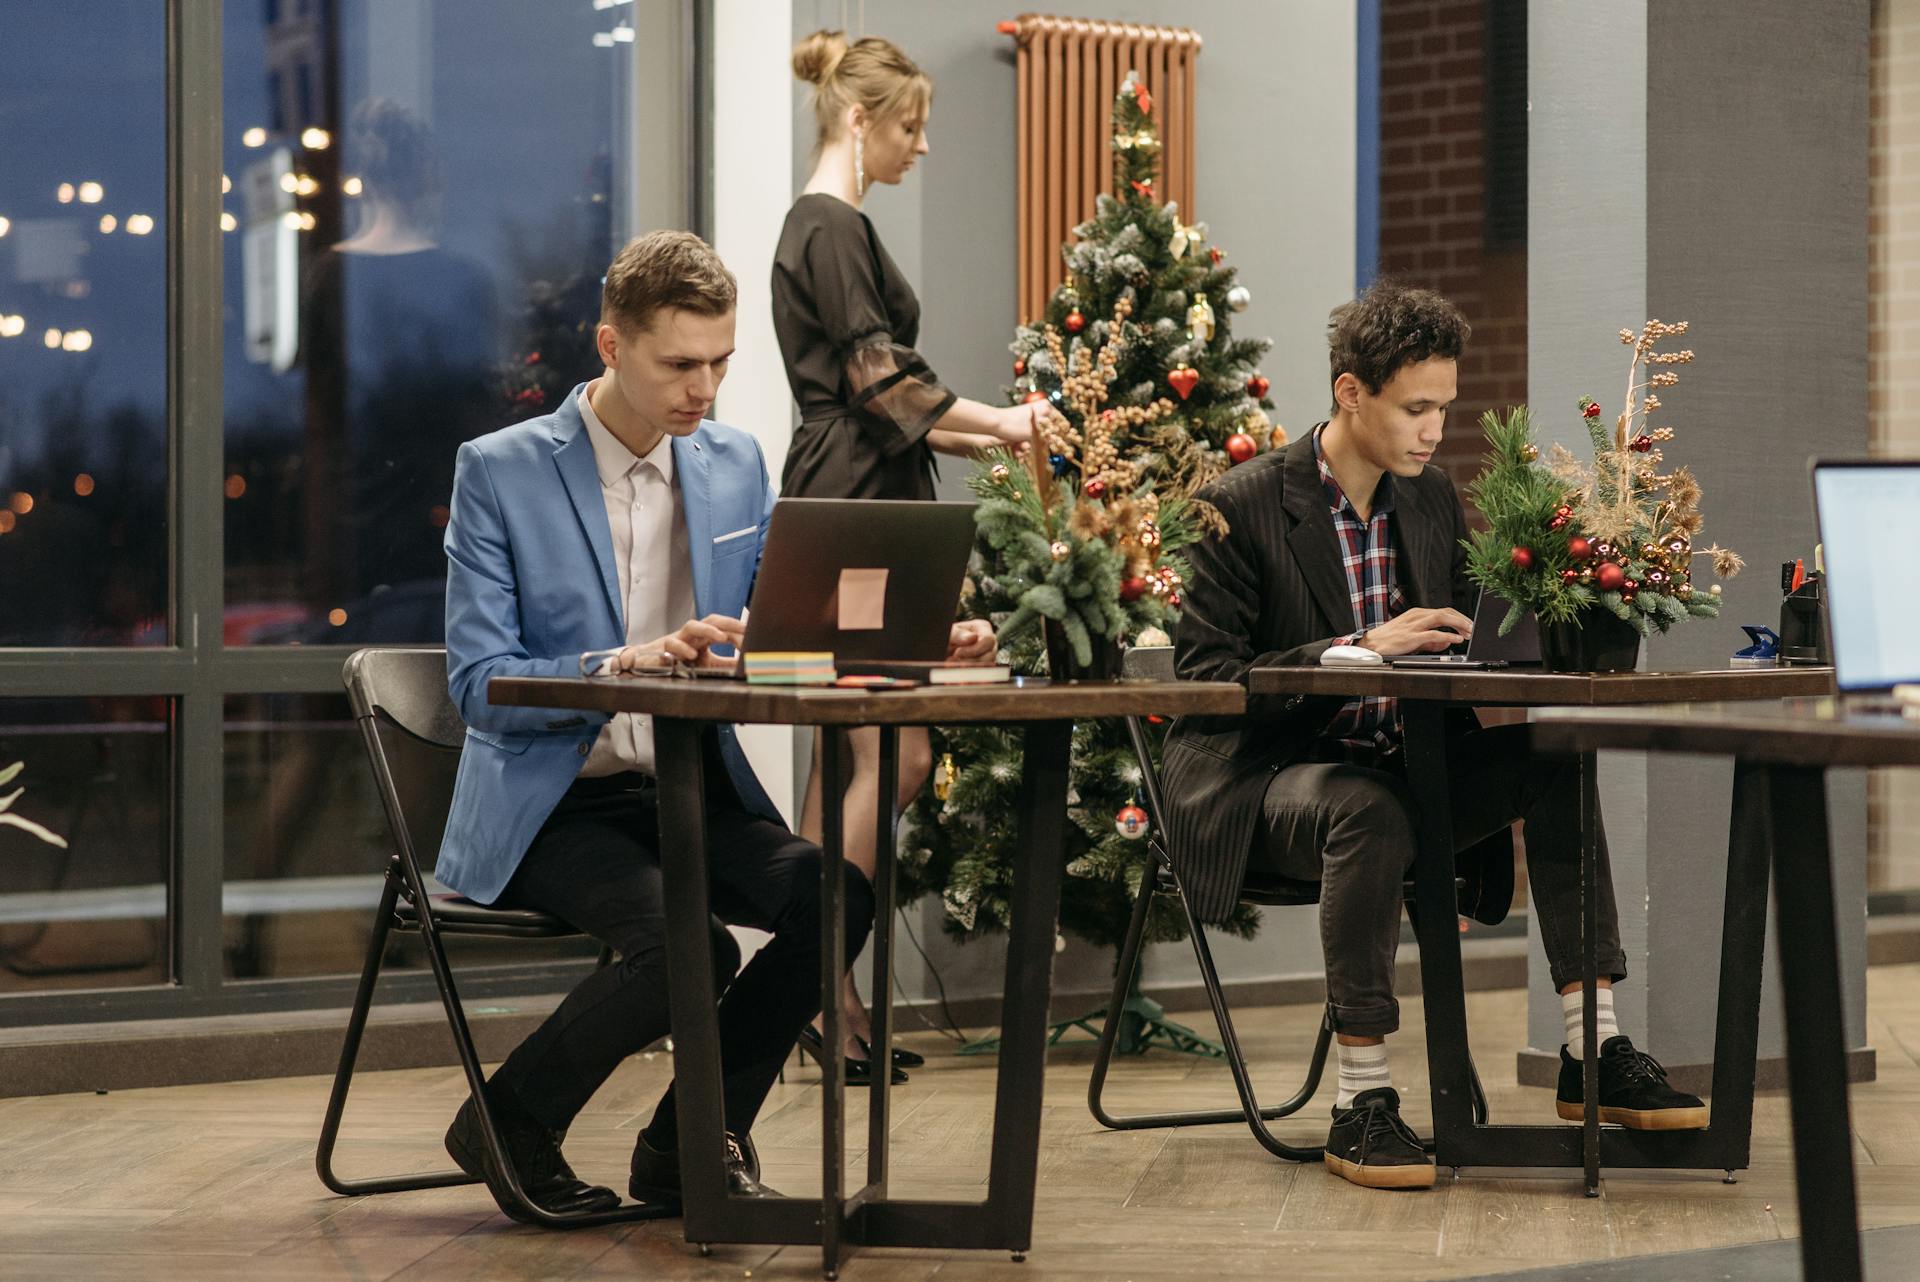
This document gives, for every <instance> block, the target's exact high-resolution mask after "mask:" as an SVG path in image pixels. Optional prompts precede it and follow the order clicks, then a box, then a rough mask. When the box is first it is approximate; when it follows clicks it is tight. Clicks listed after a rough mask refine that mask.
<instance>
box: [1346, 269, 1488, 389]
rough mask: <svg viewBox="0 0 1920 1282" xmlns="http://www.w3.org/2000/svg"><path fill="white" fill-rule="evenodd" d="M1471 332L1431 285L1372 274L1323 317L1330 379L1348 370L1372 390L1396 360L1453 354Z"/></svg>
mask: <svg viewBox="0 0 1920 1282" xmlns="http://www.w3.org/2000/svg"><path fill="white" fill-rule="evenodd" d="M1472 332H1473V331H1472V329H1471V328H1470V327H1469V326H1468V325H1467V318H1466V317H1465V316H1462V315H1461V314H1460V309H1459V308H1458V307H1455V306H1454V305H1453V304H1452V303H1450V302H1448V301H1447V300H1446V299H1444V298H1442V297H1441V296H1440V295H1438V294H1436V293H1434V292H1433V291H1432V290H1430V289H1414V288H1412V287H1411V286H1407V285H1402V284H1400V283H1399V282H1397V281H1392V280H1386V279H1381V280H1376V281H1374V282H1373V284H1371V285H1369V286H1368V287H1367V290H1366V292H1365V293H1363V294H1361V295H1360V297H1358V298H1356V299H1354V300H1353V301H1352V302H1350V303H1342V304H1341V305H1340V306H1339V307H1336V308H1334V310H1333V315H1332V317H1331V318H1330V319H1329V320H1328V322H1327V346H1328V352H1327V357H1328V363H1329V364H1330V365H1331V367H1332V377H1331V379H1330V382H1333V383H1337V382H1339V381H1340V376H1341V375H1342V374H1351V375H1353V376H1354V377H1355V378H1357V379H1359V380H1360V381H1361V382H1362V383H1363V384H1365V385H1366V389H1367V390H1368V391H1369V392H1373V393H1376V394H1377V393H1378V392H1379V391H1380V389H1381V388H1383V387H1385V386H1386V385H1387V384H1388V383H1389V382H1390V381H1392V379H1393V376H1394V375H1395V374H1397V373H1399V372H1400V369H1401V367H1402V366H1406V365H1417V364H1419V363H1420V362H1421V361H1424V360H1426V359H1428V358H1429V357H1433V356H1443V357H1446V358H1447V359H1449V360H1456V361H1457V360H1459V359H1460V351H1461V349H1462V348H1464V347H1465V346H1466V344H1467V338H1468V336H1469V335H1470V334H1472ZM1339 408H1340V407H1339V405H1338V404H1337V403H1336V404H1335V405H1334V409H1335V410H1336V411H1337V410H1338V409H1339Z"/></svg>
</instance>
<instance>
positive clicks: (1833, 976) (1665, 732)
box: [1533, 698, 1920, 1282]
mask: <svg viewBox="0 0 1920 1282" xmlns="http://www.w3.org/2000/svg"><path fill="white" fill-rule="evenodd" d="M1858 709H1859V705H1858V704H1857V703H1849V702H1847V701H1843V700H1838V699H1831V698H1804V699H1790V700H1786V701H1784V702H1780V703H1765V704H1727V703H1719V704H1691V705H1689V704H1683V705H1680V706H1678V707H1665V708H1605V709H1597V708H1596V709H1549V710H1547V711H1544V712H1542V713H1541V714H1540V716H1539V718H1538V720H1536V721H1535V722H1534V726H1533V738H1534V742H1535V743H1537V744H1539V745H1540V747H1541V748H1543V749H1546V750H1549V751H1558V752H1578V753H1582V754H1591V753H1592V752H1594V751H1595V750H1596V749H1599V748H1627V749H1638V750H1640V751H1645V752H1695V753H1712V754H1717V755H1723V756H1729V757H1732V758H1733V760H1734V785H1733V824H1732V832H1731V837H1730V850H1729V859H1730V860H1731V862H1732V863H1733V864H1734V865H1739V866H1745V867H1749V868H1754V869H1758V870H1759V871H1760V875H1761V876H1763V877H1764V876H1765V872H1766V869H1767V867H1768V866H1769V865H1771V866H1772V869H1773V885H1774V891H1775V894H1776V898H1777V899H1778V907H1777V908H1776V909H1775V912H1776V914H1777V916H1778V922H1777V931H1776V933H1777V935H1778V937H1779V946H1780V985H1781V989H1782V992H1783V995H1784V999H1785V1000H1784V1005H1785V1008H1786V1032H1787V1089H1788V1095H1789V1105H1790V1108H1791V1111H1792V1116H1793V1165H1794V1179H1795V1184H1796V1186H1797V1190H1798V1198H1799V1206H1800V1259H1801V1266H1802V1272H1803V1274H1804V1275H1805V1276H1806V1277H1808V1278H1820V1279H1832V1280H1833V1282H1852V1280H1854V1279H1858V1278H1859V1277H1860V1276H1861V1267H1860V1221H1859V1211H1858V1206H1857V1203H1856V1199H1855V1194H1854V1179H1853V1150H1852V1142H1853V1141H1852V1130H1851V1120H1850V1118H1849V1115H1848V1114H1849V1110H1848V1107H1847V1071H1846V1025H1845V1022H1844V1019H1843V1017H1842V1012H1841V998H1842V993H1841V985H1840V961H1839V938H1838V935H1837V933H1836V928H1835V922H1834V902H1833V859H1832V851H1831V850H1830V848H1829V846H1828V837H1827V831H1828V830H1827V794H1826V771H1827V768H1828V767H1830V766H1915V765H1920V719H1915V718H1913V717H1904V716H1901V715H1899V714H1898V713H1897V712H1875V711H1863V710H1858ZM1729 883H1731V870H1729ZM1760 893H1761V897H1762V911H1764V895H1765V889H1764V884H1763V885H1762V888H1761V892H1760ZM1728 895H1729V897H1730V898H1731V895H1732V887H1731V884H1729V887H1728ZM1724 993H1725V987H1724V983H1723V986H1722V994H1723V1000H1724ZM1715 1105H1716V1114H1717V1111H1718V1101H1717V1100H1716V1101H1715Z"/></svg>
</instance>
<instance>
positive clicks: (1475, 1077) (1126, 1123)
mask: <svg viewBox="0 0 1920 1282" xmlns="http://www.w3.org/2000/svg"><path fill="white" fill-rule="evenodd" d="M1123 671H1124V673H1125V675H1126V676H1128V677H1139V678H1151V679H1155V680H1160V681H1171V680H1173V679H1174V668H1173V647H1171V646H1149V647H1138V648H1135V649H1131V650H1128V651H1127V653H1126V657H1125V660H1124V669H1123ZM1126 722H1127V737H1128V738H1129V739H1131V740H1132V742H1133V751H1134V755H1135V756H1136V757H1137V758H1139V762H1140V779H1141V791H1142V792H1143V793H1144V794H1145V797H1144V799H1145V801H1146V810H1147V818H1148V821H1149V822H1150V823H1151V825H1152V827H1151V829H1150V834H1149V836H1148V839H1147V850H1148V855H1149V858H1150V860H1151V863H1150V865H1149V867H1148V868H1147V869H1146V870H1145V872H1144V873H1143V874H1142V876H1141V878H1140V893H1139V895H1138V896H1137V897H1136V898H1135V899H1134V902H1133V916H1132V918H1131V919H1130V920H1129V922H1128V925H1127V934H1126V938H1125V940H1124V941H1123V942H1122V943H1121V946H1120V963H1119V965H1118V966H1117V967H1115V969H1114V975H1113V996H1112V999H1111V1000H1110V1001H1109V1002H1108V1003H1107V1022H1106V1025H1105V1027H1104V1028H1102V1029H1101V1031H1100V1048H1099V1050H1098V1051H1097V1052H1096V1053H1095V1055H1094V1060H1093V1075H1092V1077H1091V1079H1090V1080H1089V1081H1088V1083H1087V1107H1088V1108H1089V1109H1090V1110H1092V1112H1093V1116H1094V1119H1095V1120H1096V1121H1098V1122H1099V1123H1100V1124H1101V1125H1102V1126H1105V1127H1108V1128H1109V1129H1112V1130H1116V1131H1136V1130H1148V1129H1153V1128H1156V1127H1163V1126H1207V1125H1212V1124H1216V1123H1221V1122H1238V1121H1245V1122H1246V1124H1247V1126H1248V1128H1249V1129H1250V1130H1252V1132H1253V1137H1254V1138H1255V1139H1256V1140H1258V1141H1259V1142H1260V1144H1261V1147H1263V1148H1265V1149H1266V1150H1267V1151H1268V1152H1270V1153H1272V1154H1273V1155H1274V1156H1275V1157H1280V1158H1285V1159H1286V1160H1287V1161H1290V1162H1317V1161H1319V1160H1320V1156H1321V1153H1322V1152H1323V1146H1321V1145H1317V1144H1316V1145H1311V1146H1305V1147H1303V1146H1300V1145H1296V1144H1289V1143H1287V1142H1286V1141H1285V1140H1283V1139H1281V1138H1280V1137H1279V1136H1277V1135H1275V1134H1274V1133H1273V1131H1272V1130H1271V1129H1269V1128H1268V1126H1267V1123H1268V1122H1271V1121H1274V1120H1277V1119H1279V1118H1282V1117H1288V1116H1291V1115H1292V1114H1294V1113H1297V1112H1299V1111H1300V1110H1301V1109H1302V1108H1304V1107H1306V1105H1307V1103H1308V1102H1309V1101H1311V1100H1312V1099H1313V1096H1314V1093H1315V1092H1316V1091H1318V1090H1319V1089H1320V1078H1321V1076H1322V1074H1323V1073H1324V1071H1325V1069H1326V1064H1327V1051H1328V1049H1329V1048H1330V1047H1331V1046H1332V1044H1333V1014H1332V1011H1331V1010H1330V1009H1326V1008H1323V1009H1322V1011H1321V1016H1320V1032H1319V1035H1318V1036H1317V1037H1316V1038H1315V1040H1314V1044H1313V1054H1312V1057H1311V1058H1310V1059H1309V1060H1308V1061H1307V1076H1306V1080H1305V1081H1304V1082H1302V1083H1301V1085H1300V1089H1299V1090H1297V1091H1295V1092H1294V1094H1293V1095H1292V1096H1291V1097H1290V1098H1289V1099H1288V1100H1287V1101H1286V1102H1285V1103H1283V1104H1274V1105H1268V1106H1266V1107H1262V1106H1261V1104H1260V1101H1259V1100H1258V1098H1256V1096H1255V1095H1254V1090H1253V1079H1252V1077H1251V1076H1250V1075H1249V1074H1248V1072H1247V1059H1246V1055H1245V1053H1244V1052H1243V1051H1242V1050H1241V1049H1240V1038H1239V1035H1238V1034H1237V1033H1236V1032H1235V1030H1234V1026H1233V1015H1232V1013H1231V1012H1230V1011H1229V1010H1228V1009H1227V998H1226V994H1225V993H1224V992H1223V991H1222V990H1221V987H1220V972H1219V971H1218V969H1216V968H1215V966H1214V964H1213V950H1212V949H1211V948H1209V947H1208V945H1207V934H1206V929H1205V927H1203V926H1202V925H1201V924H1200V921H1199V919H1198V918H1197V917H1195V916H1194V914H1193V908H1192V906H1191V905H1190V904H1189V903H1188V902H1187V895H1186V890H1185V888H1184V887H1183V886H1182V885H1181V882H1180V874H1179V873H1178V872H1177V871H1175V869H1174V865H1173V860H1172V858H1171V857H1170V856H1169V854H1168V846H1167V843H1168V840H1169V838H1168V835H1167V825H1166V821H1165V819H1164V817H1163V816H1164V815H1165V813H1166V808H1165V804H1164V802H1163V799H1162V795H1161V792H1160V774H1159V771H1158V770H1156V769H1155V768H1154V764H1153V750H1152V746H1151V744H1150V743H1149V742H1148V739H1147V728H1146V725H1145V723H1144V722H1143V721H1142V720H1141V719H1140V718H1138V717H1128V718H1127V719H1126ZM1412 890H1413V888H1412V883H1408V886H1407V912H1408V913H1409V914H1411V913H1412V912H1413V911H1414V907H1413V900H1412ZM1158 895H1166V896H1169V897H1171V898H1173V899H1174V900H1176V901H1177V902H1178V903H1179V905H1180V913H1181V916H1182V917H1183V918H1184V919H1185V921H1186V925H1187V936H1188V938H1189V939H1190V940H1191V941H1192V943H1193V956H1194V960H1195V961H1196V962H1197V963H1198V964H1199V967H1200V983H1201V986H1202V987H1204V988H1205V989H1206V992H1207V1003H1208V1005H1210V1006H1211V1007H1212V1008H1213V1018H1214V1022H1215V1023H1216V1024H1218V1025H1219V1027H1220V1044H1221V1046H1222V1048H1224V1050H1225V1052H1226V1061H1227V1068H1228V1070H1229V1071H1231V1072H1232V1074H1233V1085H1234V1089H1235V1090H1236V1091H1237V1092H1238V1093H1239V1096H1240V1107H1239V1108H1237V1109H1193V1110H1187V1111H1183V1112H1174V1113H1140V1114H1135V1115H1132V1116H1126V1117H1121V1116H1116V1115H1114V1114H1112V1113H1110V1112H1108V1111H1107V1109H1106V1107H1105V1106H1104V1104H1103V1103H1102V1102H1101V1096H1102V1094H1103V1092H1104V1090H1105V1087H1106V1081H1107V1070H1108V1068H1109V1067H1111V1065H1112V1063H1113V1053H1114V1046H1115V1045H1116V1043H1117V1042H1118V1041H1119V1037H1120V1026H1121V1022H1122V1019H1123V1017H1124V1009H1123V1008H1124V1006H1125V1004H1126V1000H1127V990H1128V988H1129V987H1131V985H1132V983H1133V978H1134V974H1135V972H1136V971H1137V970H1138V969H1139V966H1140V951H1141V949H1142V948H1143V947H1144V945H1145V943H1146V937H1147V920H1148V917H1149V916H1150V914H1151V912H1152V909H1153V901H1154V898H1155V896H1158ZM1240 899H1241V902H1242V903H1248V904H1258V905H1261V906H1264V907H1292V906H1298V905H1305V904H1316V903H1319V902H1320V883H1319V882H1317V881H1299V880H1296V879H1294V878H1290V877H1279V876H1272V875H1267V874H1261V873H1250V874H1249V875H1248V877H1247V879H1246V881H1245V882H1244V883H1243V884H1242V885H1241V887H1240ZM1468 1070H1469V1075H1470V1077H1471V1082H1472V1087H1473V1112H1474V1120H1475V1121H1477V1122H1481V1123H1484V1122H1485V1121H1486V1120H1487V1100H1486V1095H1485V1094H1484V1093H1483V1092H1482V1090H1481V1088H1480V1077H1479V1074H1478V1073H1477V1072H1475V1071H1473V1065H1472V1062H1471V1060H1469V1062H1468Z"/></svg>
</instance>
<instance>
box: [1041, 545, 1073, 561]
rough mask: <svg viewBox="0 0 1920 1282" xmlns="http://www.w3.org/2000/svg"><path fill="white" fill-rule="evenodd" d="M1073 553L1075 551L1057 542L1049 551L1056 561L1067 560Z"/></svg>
mask: <svg viewBox="0 0 1920 1282" xmlns="http://www.w3.org/2000/svg"><path fill="white" fill-rule="evenodd" d="M1072 551H1073V549H1072V548H1070V547H1068V546H1067V545H1066V544H1065V543H1060V542H1055V543H1054V545H1053V546H1052V547H1050V548H1048V549H1047V552H1048V554H1049V555H1051V556H1052V557H1053V559H1054V560H1056V561H1064V560H1066V559H1067V556H1068V554H1069V553H1071V552H1072Z"/></svg>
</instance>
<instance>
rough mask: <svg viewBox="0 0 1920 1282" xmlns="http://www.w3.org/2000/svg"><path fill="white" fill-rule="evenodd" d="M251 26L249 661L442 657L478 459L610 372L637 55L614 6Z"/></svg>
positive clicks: (241, 350) (243, 576) (243, 404)
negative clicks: (300, 649) (461, 468)
mask: <svg viewBox="0 0 1920 1282" xmlns="http://www.w3.org/2000/svg"><path fill="white" fill-rule="evenodd" d="M224 15H225V18H224V21H225V43H224V60H225V78H224V92H225V95H226V102H225V112H226V124H227V128H226V131H225V137H226V139H227V144H226V147H227V155H226V160H225V165H226V169H227V183H226V184H225V186H226V187H227V188H228V190H227V192H226V194H225V197H224V201H223V205H224V210H225V215H226V219H227V221H228V222H230V224H231V227H232V230H231V232H230V234H229V235H228V236H227V237H226V242H227V254H226V258H227V269H226V282H227V303H228V306H227V336H226V370H225V377H226V383H225V399H226V409H227V424H226V442H227V473H228V484H227V490H226V493H227V500H228V501H227V505H226V533H227V616H226V628H225V633H226V641H227V643H228V644H230V645H245V644H272V643H309V644H312V643H332V644H358V643H361V642H366V641H404V642H431V641H437V640H439V639H440V638H441V636H442V633H443V620H442V596H443V591H444V582H445V557H444V554H443V552H442V550H441V539H442V536H443V531H444V529H445V525H446V520H447V505H448V502H449V499H450V498H451V493H452V486H453V463H454V456H455V452H456V450H457V449H458V447H459V445H460V444H461V442H463V441H466V440H470V439H472V438H473V437H475V436H479V435H481V434H483V433H485V432H489V431H492V430H494V429H496V428H499V427H503V426H505V425H507V424H509V423H512V422H516V421H518V420H520V419H523V418H527V417H530V416H532V415H534V414H538V413H541V412H544V411H545V410H547V409H550V408H551V407H552V406H553V405H554V404H556V403H558V399H559V397H560V396H562V395H564V394H565V393H566V392H567V391H568V390H569V389H570V388H571V387H573V386H574V385H575V384H576V383H578V382H581V381H583V380H585V379H587V378H591V377H593V376H594V375H595V374H597V373H598V372H599V365H598V362H597V360H596V359H595V358H594V355H593V348H592V323H593V321H594V319H595V318H596V316H597V313H598V308H599V289H600V273H601V271H602V270H603V268H604V267H605V264H606V262H607V260H608V258H609V257H610V255H611V252H612V249H613V248H614V241H615V236H616V231H619V232H621V233H624V231H625V228H618V229H617V228H616V227H615V219H614V217H613V214H612V210H613V207H614V204H615V201H614V194H615V193H617V192H621V191H624V189H625V186H626V179H625V178H624V177H623V176H622V175H620V174H618V173H616V163H615V161H614V159H613V157H614V155H615V147H614V137H615V122H616V120H618V119H619V118H620V115H621V112H622V110H623V109H622V107H621V104H622V103H624V102H625V101H626V100H627V97H628V95H627V90H626V79H627V77H626V61H625V59H626V58H627V57H630V56H631V50H627V52H626V53H625V54H621V53H617V52H615V51H612V50H609V49H606V48H602V47H599V46H597V45H596V44H595V42H594V40H593V36H594V34H595V33H596V32H599V31H602V29H603V28H605V27H606V26H607V24H608V22H609V19H608V16H607V14H605V13H603V12H599V11H597V10H596V9H595V8H594V6H593V5H592V4H591V3H590V0H567V2H566V3H557V4H552V5H538V6H529V5H525V4H522V3H519V0H463V3H461V4H459V5H451V4H447V3H444V0H383V2H382V3H377V4H376V3H372V2H371V0H333V2H331V3H320V4H315V5H307V6H291V5H278V6H266V7H264V8H262V7H261V6H245V5H229V6H227V7H226V8H225V10H224ZM617 167H618V168H619V169H624V168H625V165H624V163H620V164H619V165H618V166H617Z"/></svg>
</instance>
